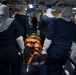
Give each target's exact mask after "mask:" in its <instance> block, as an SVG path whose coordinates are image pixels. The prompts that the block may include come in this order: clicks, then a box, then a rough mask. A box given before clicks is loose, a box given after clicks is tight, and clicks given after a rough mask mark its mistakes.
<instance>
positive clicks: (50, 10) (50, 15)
mask: <svg viewBox="0 0 76 75" xmlns="http://www.w3.org/2000/svg"><path fill="white" fill-rule="evenodd" d="M46 15H47V16H48V17H50V18H52V17H54V16H53V15H52V9H51V8H48V9H47V11H46Z"/></svg>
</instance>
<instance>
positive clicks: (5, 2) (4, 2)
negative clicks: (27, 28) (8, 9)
mask: <svg viewBox="0 0 76 75" xmlns="http://www.w3.org/2000/svg"><path fill="white" fill-rule="evenodd" d="M2 4H4V5H6V4H10V3H9V2H8V1H3V2H2Z"/></svg>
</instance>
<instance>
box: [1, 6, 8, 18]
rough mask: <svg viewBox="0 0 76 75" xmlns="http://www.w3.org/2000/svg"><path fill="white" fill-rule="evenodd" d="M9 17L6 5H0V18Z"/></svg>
mask: <svg viewBox="0 0 76 75" xmlns="http://www.w3.org/2000/svg"><path fill="white" fill-rule="evenodd" d="M8 17H9V8H8V7H7V6H6V5H1V6H0V18H8Z"/></svg>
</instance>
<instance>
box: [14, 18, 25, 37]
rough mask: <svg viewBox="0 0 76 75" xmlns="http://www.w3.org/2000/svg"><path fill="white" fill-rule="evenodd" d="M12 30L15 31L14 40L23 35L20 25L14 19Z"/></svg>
mask: <svg viewBox="0 0 76 75" xmlns="http://www.w3.org/2000/svg"><path fill="white" fill-rule="evenodd" d="M14 29H15V33H16V38H18V37H19V36H23V35H24V31H23V29H22V27H21V25H20V24H19V23H18V22H17V20H16V19H15V22H14Z"/></svg>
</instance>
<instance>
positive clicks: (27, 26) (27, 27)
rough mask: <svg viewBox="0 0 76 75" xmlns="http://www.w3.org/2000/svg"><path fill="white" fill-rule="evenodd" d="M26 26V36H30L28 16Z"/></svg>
mask: <svg viewBox="0 0 76 75" xmlns="http://www.w3.org/2000/svg"><path fill="white" fill-rule="evenodd" d="M24 25H25V30H26V34H28V33H29V21H28V17H27V16H26V20H25V21H24Z"/></svg>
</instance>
